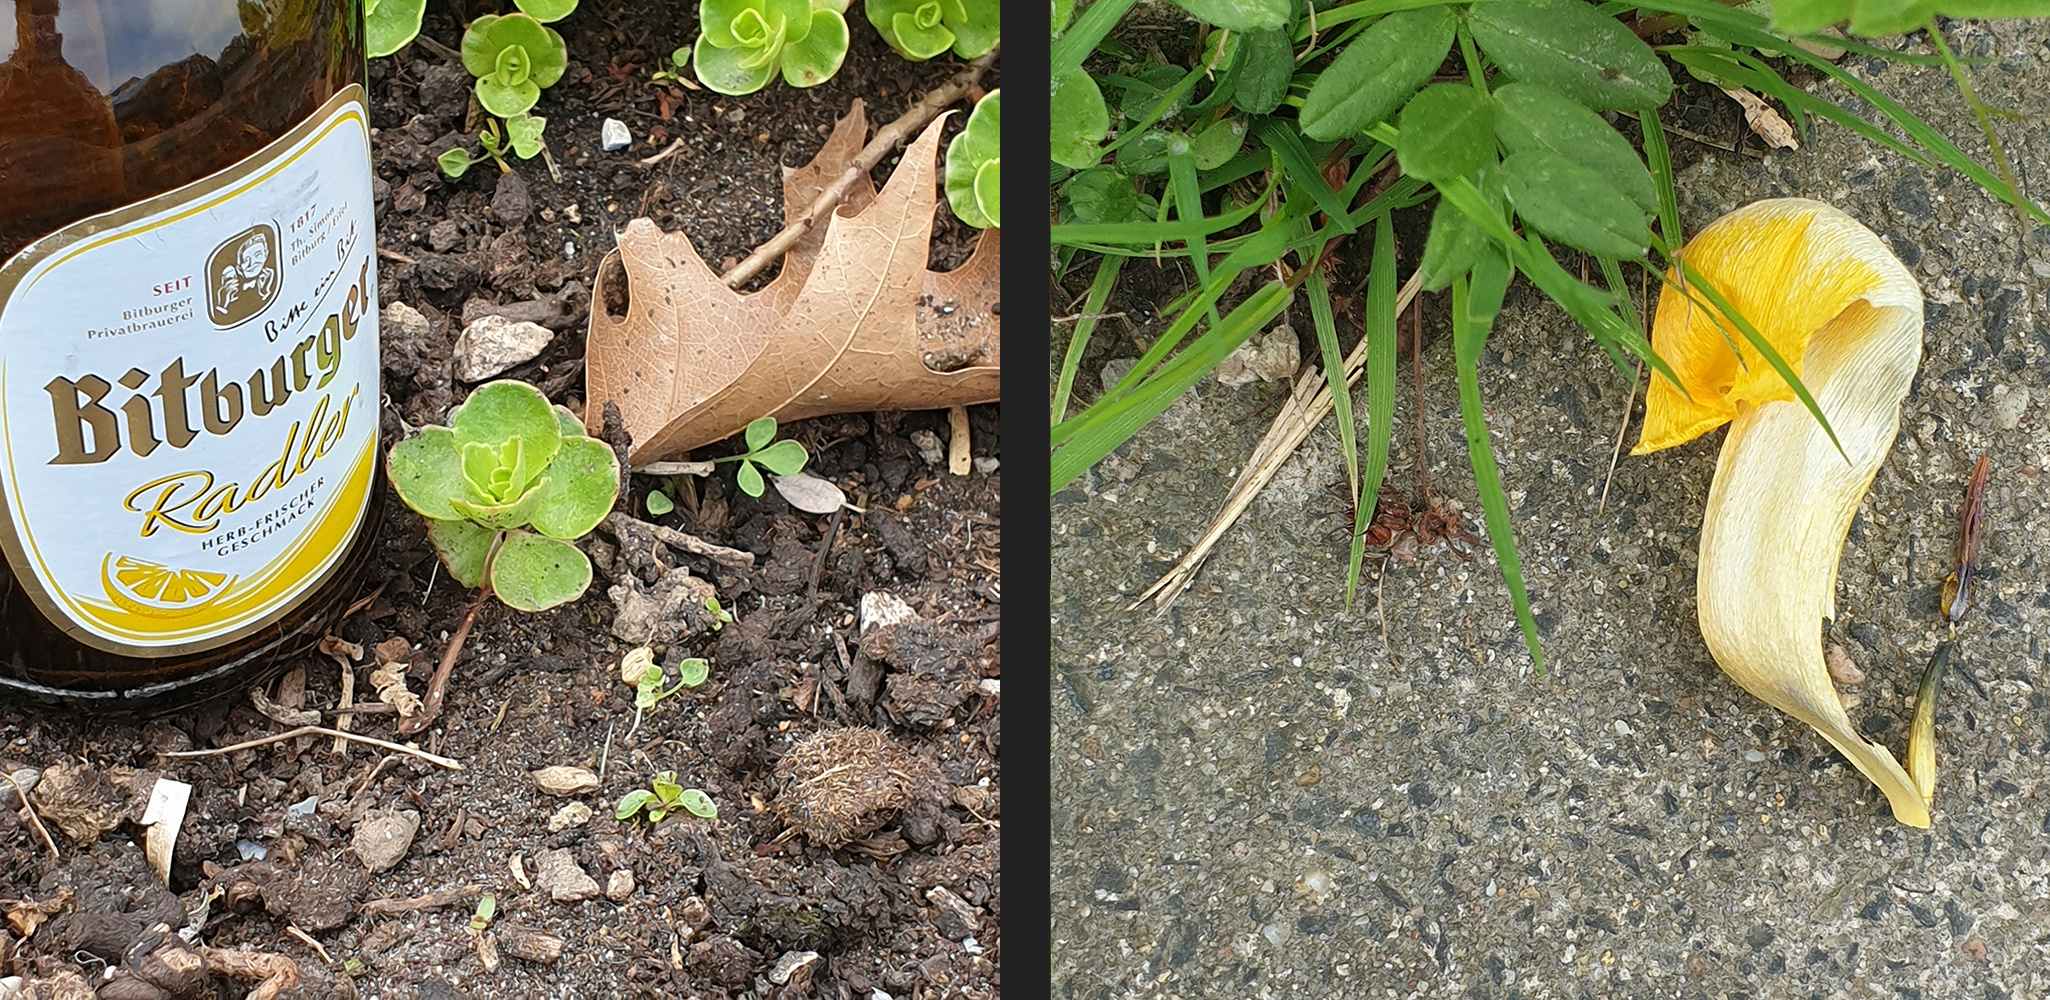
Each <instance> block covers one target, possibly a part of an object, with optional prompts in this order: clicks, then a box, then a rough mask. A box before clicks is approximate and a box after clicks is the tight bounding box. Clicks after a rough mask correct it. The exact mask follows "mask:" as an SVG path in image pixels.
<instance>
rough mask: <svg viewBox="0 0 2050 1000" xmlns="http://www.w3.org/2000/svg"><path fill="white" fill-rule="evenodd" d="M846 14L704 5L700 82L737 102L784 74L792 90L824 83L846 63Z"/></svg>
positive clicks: (732, 1) (805, 3)
mask: <svg viewBox="0 0 2050 1000" xmlns="http://www.w3.org/2000/svg"><path fill="white" fill-rule="evenodd" d="M992 2H993V0H992ZM846 9H847V4H846V2H845V0H699V3H698V23H699V24H700V25H702V26H703V28H704V33H703V34H700V35H699V36H698V40H697V47H696V50H695V56H696V60H697V69H696V72H697V76H698V82H699V83H702V84H704V85H705V86H706V87H708V88H710V89H712V90H714V91H717V92H719V93H721V94H729V95H733V96H739V95H741V94H752V93H754V92H755V91H757V90H760V89H762V88H763V87H764V86H767V85H768V82H769V77H770V76H772V75H774V74H775V73H776V71H777V70H779V69H780V70H782V72H783V82H784V83H787V84H789V85H791V86H793V87H815V86H817V85H819V84H821V83H824V82H826V81H827V80H830V79H832V78H833V74H835V73H838V72H840V63H841V62H842V61H844V60H845V59H846V58H847V18H846V16H845V14H844V12H845V11H846Z"/></svg>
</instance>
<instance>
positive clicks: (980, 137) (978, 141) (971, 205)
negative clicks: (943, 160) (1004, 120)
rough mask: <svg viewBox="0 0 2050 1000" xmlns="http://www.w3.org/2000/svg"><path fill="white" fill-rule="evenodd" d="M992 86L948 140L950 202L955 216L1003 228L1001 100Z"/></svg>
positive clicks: (999, 92)
mask: <svg viewBox="0 0 2050 1000" xmlns="http://www.w3.org/2000/svg"><path fill="white" fill-rule="evenodd" d="M1002 94H1003V91H1002V90H1000V89H999V90H992V91H990V92H989V93H988V94H986V95H984V96H983V98H982V100H980V101H977V102H975V110H974V111H972V112H970V113H969V115H968V125H967V127H966V128H963V129H962V130H961V134H960V135H957V136H955V137H954V138H953V140H952V141H951V142H948V143H947V204H948V206H950V207H951V208H953V210H954V217H955V218H957V219H960V220H961V221H962V222H965V223H967V224H969V225H971V226H974V227H976V228H977V229H993V228H1001V227H1002V225H1003V223H1002V222H1001V221H1000V218H1001V212H1000V211H999V207H998V201H997V170H998V160H999V155H998V154H1000V153H1001V152H1002V146H1001V141H1002V134H1001V130H1000V127H999V125H998V114H999V111H998V102H999V100H1000V99H1001V95H1002Z"/></svg>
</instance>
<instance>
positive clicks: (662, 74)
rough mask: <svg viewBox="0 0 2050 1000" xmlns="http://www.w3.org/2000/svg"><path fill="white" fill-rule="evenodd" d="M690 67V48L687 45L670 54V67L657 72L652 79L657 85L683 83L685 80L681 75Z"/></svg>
mask: <svg viewBox="0 0 2050 1000" xmlns="http://www.w3.org/2000/svg"><path fill="white" fill-rule="evenodd" d="M688 65H690V46H688V45H686V46H683V47H682V48H679V49H677V50H676V51H674V52H671V53H669V67H668V68H667V69H658V70H656V71H655V75H654V77H653V78H652V79H653V81H654V82H655V83H682V82H683V78H682V77H681V76H680V75H679V74H681V73H682V72H683V68H684V67H685V66H688Z"/></svg>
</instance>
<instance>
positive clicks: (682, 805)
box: [614, 771, 719, 823]
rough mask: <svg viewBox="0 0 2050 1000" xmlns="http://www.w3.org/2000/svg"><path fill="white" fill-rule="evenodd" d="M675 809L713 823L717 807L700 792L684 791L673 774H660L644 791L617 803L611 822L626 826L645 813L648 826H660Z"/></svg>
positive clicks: (634, 793) (642, 789)
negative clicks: (649, 824) (626, 823)
mask: <svg viewBox="0 0 2050 1000" xmlns="http://www.w3.org/2000/svg"><path fill="white" fill-rule="evenodd" d="M678 809H681V810H683V811H684V812H687V813H690V814H691V815H693V816H697V817H699V818H701V819H717V818H718V817H719V806H718V805H717V804H716V803H714V802H713V801H712V797H711V796H710V795H706V794H705V792H704V789H701V788H685V787H683V786H682V785H679V784H677V783H676V772H675V771H663V772H662V773H661V774H658V775H655V780H654V782H653V783H652V784H650V785H649V786H648V787H647V788H636V789H634V790H633V791H631V792H628V793H626V797H624V798H622V799H620V800H619V810H618V811H617V813H615V815H614V818H616V819H618V820H619V821H620V822H622V823H624V822H628V821H630V820H632V819H634V818H635V817H636V816H638V815H639V814H640V813H642V812H643V811H645V812H646V813H647V815H648V822H650V823H660V822H662V820H664V819H666V818H667V817H668V816H669V814H670V813H672V812H675V811H677V810H678Z"/></svg>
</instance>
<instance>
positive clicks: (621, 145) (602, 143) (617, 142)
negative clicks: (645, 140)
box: [598, 118, 634, 153]
mask: <svg viewBox="0 0 2050 1000" xmlns="http://www.w3.org/2000/svg"><path fill="white" fill-rule="evenodd" d="M598 137H599V141H598V145H599V148H601V149H603V150H605V151H606V152H608V153H616V152H618V151H620V150H622V149H625V148H626V147H628V146H631V145H633V141H634V137H633V133H631V132H628V131H627V130H626V123H625V122H623V121H620V120H619V119H617V118H607V119H605V122H604V124H602V125H600V126H599V127H598Z"/></svg>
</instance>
